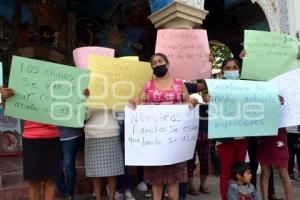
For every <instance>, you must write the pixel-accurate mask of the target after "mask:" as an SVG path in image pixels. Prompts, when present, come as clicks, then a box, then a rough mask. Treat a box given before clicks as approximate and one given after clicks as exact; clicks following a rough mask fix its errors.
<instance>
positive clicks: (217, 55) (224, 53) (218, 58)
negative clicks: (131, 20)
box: [210, 45, 233, 69]
mask: <svg viewBox="0 0 300 200" xmlns="http://www.w3.org/2000/svg"><path fill="white" fill-rule="evenodd" d="M210 52H211V54H212V55H213V56H214V63H213V69H221V65H222V62H223V61H224V59H225V58H228V57H233V54H232V53H231V51H230V49H229V48H228V47H227V46H226V45H212V46H211V47H210Z"/></svg>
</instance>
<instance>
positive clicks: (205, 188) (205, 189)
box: [199, 186, 210, 194]
mask: <svg viewBox="0 0 300 200" xmlns="http://www.w3.org/2000/svg"><path fill="white" fill-rule="evenodd" d="M199 192H201V193H204V194H210V191H209V190H208V188H207V187H206V186H205V187H202V186H200V188H199Z"/></svg>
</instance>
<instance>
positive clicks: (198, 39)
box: [155, 29, 212, 80]
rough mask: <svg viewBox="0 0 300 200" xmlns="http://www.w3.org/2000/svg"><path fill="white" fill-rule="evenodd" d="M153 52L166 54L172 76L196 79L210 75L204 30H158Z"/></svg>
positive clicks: (207, 47) (206, 39)
mask: <svg viewBox="0 0 300 200" xmlns="http://www.w3.org/2000/svg"><path fill="white" fill-rule="evenodd" d="M155 52H156V53H164V54H166V55H167V57H168V59H169V61H170V67H169V69H170V70H169V72H170V75H171V76H172V77H173V78H180V79H183V80H197V79H205V78H210V77H211V65H212V63H211V62H210V61H209V53H210V52H209V45H208V38H207V32H206V30H195V29H164V30H158V32H157V38H156V48H155Z"/></svg>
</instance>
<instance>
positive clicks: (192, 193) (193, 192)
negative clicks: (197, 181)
mask: <svg viewBox="0 0 300 200" xmlns="http://www.w3.org/2000/svg"><path fill="white" fill-rule="evenodd" d="M188 193H189V194H190V195H193V196H197V195H199V193H198V192H197V191H196V189H195V188H192V189H189V190H188Z"/></svg>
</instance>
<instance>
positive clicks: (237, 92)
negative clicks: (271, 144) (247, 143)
mask: <svg viewBox="0 0 300 200" xmlns="http://www.w3.org/2000/svg"><path fill="white" fill-rule="evenodd" d="M206 82H207V85H208V90H209V95H210V96H211V101H210V103H209V120H208V136H209V138H226V137H243V136H264V135H276V134H277V129H278V125H279V118H280V102H279V96H278V94H279V93H278V90H277V89H276V87H274V85H273V84H270V83H268V82H259V81H241V80H206Z"/></svg>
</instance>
